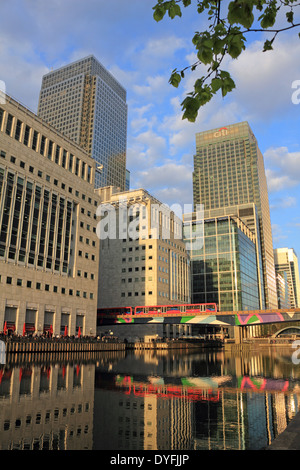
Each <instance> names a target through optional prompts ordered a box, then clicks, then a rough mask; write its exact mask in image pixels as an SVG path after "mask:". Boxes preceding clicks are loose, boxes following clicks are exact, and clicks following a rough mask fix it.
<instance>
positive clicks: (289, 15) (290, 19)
mask: <svg viewBox="0 0 300 470" xmlns="http://www.w3.org/2000/svg"><path fill="white" fill-rule="evenodd" d="M286 19H287V21H288V23H293V21H294V12H293V11H288V12H287V13H286Z"/></svg>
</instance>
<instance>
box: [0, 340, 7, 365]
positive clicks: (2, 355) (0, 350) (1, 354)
mask: <svg viewBox="0 0 300 470" xmlns="http://www.w3.org/2000/svg"><path fill="white" fill-rule="evenodd" d="M0 364H6V347H5V343H4V341H1V340H0Z"/></svg>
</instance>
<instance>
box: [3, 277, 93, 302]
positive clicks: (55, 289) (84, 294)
mask: <svg viewBox="0 0 300 470" xmlns="http://www.w3.org/2000/svg"><path fill="white" fill-rule="evenodd" d="M85 274H87V273H85ZM0 282H1V276H0ZM6 284H9V285H12V284H13V278H12V277H10V276H7V277H6ZM16 285H17V286H18V287H23V279H20V278H17V280H16ZM24 286H25V283H24ZM26 287H27V288H28V289H32V288H34V283H33V282H32V281H30V280H27V281H26ZM35 288H36V289H37V290H42V283H41V282H36V283H35ZM44 290H45V292H50V284H45V286H44ZM67 290H68V289H66V288H65V287H62V288H61V293H62V294H66V293H67ZM68 291H69V295H71V296H73V295H76V297H81V296H82V297H83V298H84V299H87V298H88V293H87V292H85V291H83V292H82V293H81V291H80V290H74V289H69V290H68ZM53 292H54V293H55V294H57V293H58V286H53ZM81 294H82V295H81ZM89 298H90V299H91V300H93V299H94V293H93V292H90V294H89Z"/></svg>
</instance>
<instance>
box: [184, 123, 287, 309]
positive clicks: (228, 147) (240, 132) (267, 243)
mask: <svg viewBox="0 0 300 470" xmlns="http://www.w3.org/2000/svg"><path fill="white" fill-rule="evenodd" d="M193 196H194V206H196V205H197V204H203V205H204V210H205V213H206V212H209V215H210V216H211V217H214V216H220V215H234V216H237V217H239V218H240V219H241V220H242V221H243V222H244V223H245V224H246V225H247V227H249V228H250V229H251V230H252V231H253V232H254V233H255V234H256V238H257V246H258V249H257V258H258V262H257V265H258V266H259V265H260V261H259V257H260V256H261V260H262V277H263V284H264V302H263V305H264V304H265V307H266V308H277V307H278V301H277V291H276V277H275V267H274V255H273V242H272V230H271V220H270V208H269V199H268V189H267V181H266V175H265V169H264V161H263V156H262V153H261V152H260V150H259V148H258V144H257V141H256V138H255V136H254V134H253V132H252V130H251V128H250V126H249V124H248V123H247V122H242V123H239V124H233V125H229V126H227V127H222V128H221V129H213V130H210V131H205V132H200V133H198V134H196V155H195V157H194V172H193ZM205 218H206V215H205Z"/></svg>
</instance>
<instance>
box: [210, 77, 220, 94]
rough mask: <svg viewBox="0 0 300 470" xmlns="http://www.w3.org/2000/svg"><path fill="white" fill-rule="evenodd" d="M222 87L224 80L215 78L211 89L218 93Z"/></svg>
mask: <svg viewBox="0 0 300 470" xmlns="http://www.w3.org/2000/svg"><path fill="white" fill-rule="evenodd" d="M221 86H222V80H221V79H220V78H217V77H216V78H213V79H212V81H211V89H212V91H213V92H214V93H216V92H217V91H218V90H219V89H220V88H221Z"/></svg>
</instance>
